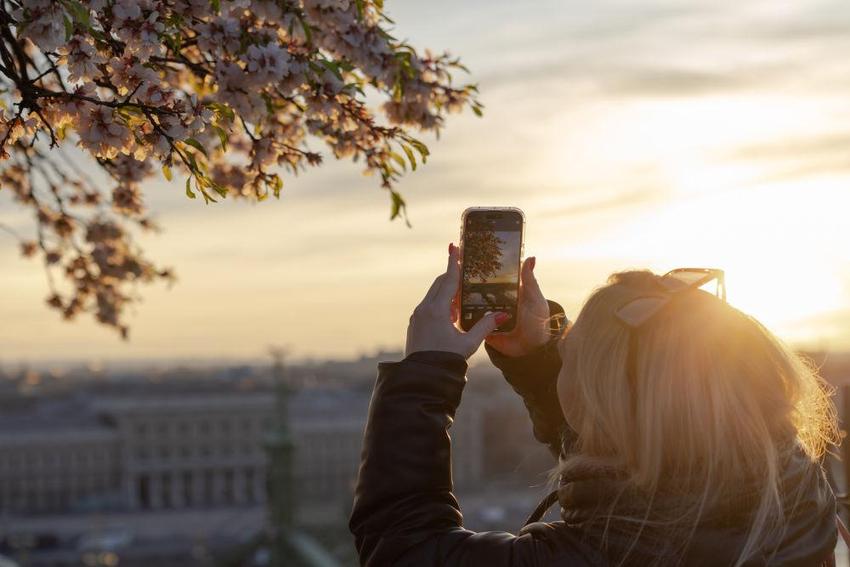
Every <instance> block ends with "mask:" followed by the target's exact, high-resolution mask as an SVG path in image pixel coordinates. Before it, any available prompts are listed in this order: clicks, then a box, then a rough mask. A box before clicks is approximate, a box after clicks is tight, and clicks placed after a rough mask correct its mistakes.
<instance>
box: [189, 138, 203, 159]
mask: <svg viewBox="0 0 850 567" xmlns="http://www.w3.org/2000/svg"><path fill="white" fill-rule="evenodd" d="M183 142H184V143H186V144H189V145H190V146H192V147H193V148H195V149H196V150H198V151H199V152H201V153H202V154H204V156H206V157H209V155H208V154H207V150H206V149H205V148H204V146H203V145H202V144H201V143H200V142H199V141H198V140H196V139H195V138H186V139H185V140H183Z"/></svg>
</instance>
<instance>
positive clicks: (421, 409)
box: [349, 351, 586, 567]
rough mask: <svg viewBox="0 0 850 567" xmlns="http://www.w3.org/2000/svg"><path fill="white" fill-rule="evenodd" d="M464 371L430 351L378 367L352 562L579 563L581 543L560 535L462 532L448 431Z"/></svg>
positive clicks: (453, 358) (517, 566)
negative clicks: (356, 554) (356, 553)
mask: <svg viewBox="0 0 850 567" xmlns="http://www.w3.org/2000/svg"><path fill="white" fill-rule="evenodd" d="M465 373H466V361H465V360H463V358H462V357H461V356H459V355H456V354H453V353H444V352H434V351H429V352H419V353H414V354H412V355H410V356H408V357H407V358H405V359H404V360H403V361H401V362H389V363H388V362H384V363H381V364H380V365H379V366H378V379H377V382H376V384H375V389H374V392H373V394H372V400H371V402H370V405H369V417H368V421H367V424H366V432H365V435H364V440H363V451H362V456H361V463H360V472H359V475H358V479H357V486H356V489H355V495H354V508H353V510H352V513H351V518H350V522H349V528H350V529H351V532H352V533H353V534H354V536H355V545H356V547H357V552H358V554H359V556H360V564H361V565H363V566H366V567H385V566H391V565H411V566H413V565H416V566H447V567H460V566H474V565H487V566H488V567H525V566H531V565H544V564H549V562H550V561H552V560H557V559H559V558H564V559H568V560H570V561H571V562H570V563H569V564H570V565H584V564H586V563H585V562H584V561H582V557H584V555H583V553H582V552H580V551H579V549H580V548H581V547H582V544H580V543H579V542H578V540H577V539H576V538H575V537H574V536H572V535H571V534H570V533H569V532H568V531H567V532H565V533H563V534H559V536H558V537H557V538H552V537H548V532H551V531H552V530H554V529H555V527H554V525H553V524H545V525H542V526H541V528H540V529H538V530H535V531H534V532H532V533H527V534H525V535H522V536H519V537H517V536H514V535H512V534H509V533H506V532H481V533H476V532H472V531H469V530H466V529H464V528H463V524H462V522H463V516H462V514H461V511H460V507H459V505H458V502H457V500H456V499H455V497H454V494H452V490H453V487H452V475H451V438H450V437H449V434H448V429H449V427H450V426H451V424H452V420H453V417H454V414H455V410H456V409H457V406H458V404H459V403H460V398H461V393H462V391H463V387H464V384H465V383H466V377H465ZM541 530H542V531H541Z"/></svg>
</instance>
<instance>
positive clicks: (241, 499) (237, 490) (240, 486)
mask: <svg viewBox="0 0 850 567" xmlns="http://www.w3.org/2000/svg"><path fill="white" fill-rule="evenodd" d="M247 500H248V497H247V495H246V494H245V469H244V468H242V467H234V468H233V503H234V504H239V505H241V504H245V502H247Z"/></svg>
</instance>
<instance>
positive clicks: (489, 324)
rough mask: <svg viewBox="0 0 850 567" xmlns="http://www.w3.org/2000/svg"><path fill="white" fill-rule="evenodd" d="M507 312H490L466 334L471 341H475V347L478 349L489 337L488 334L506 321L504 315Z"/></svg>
mask: <svg viewBox="0 0 850 567" xmlns="http://www.w3.org/2000/svg"><path fill="white" fill-rule="evenodd" d="M506 315H507V313H502V312H497V313H488V314H487V315H485V316H484V317H482V318H481V319H480V320H479V321H478V322H477V323H476V324H475V325H473V327H472V328H471V329H470V330H469V331H467V332H466V335H467V336H468V337H469V340H470V341H474V345H475V348H476V349H477V348H478V347H479V346H480V345H481V343H482V342H484V339H485V338H487V335H489V334H490V333H492V332H493V331H495V330H496V327H498V326H499V325H500V324H501V323H504V322H505V319H504V317H505V316H506Z"/></svg>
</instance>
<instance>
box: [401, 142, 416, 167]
mask: <svg viewBox="0 0 850 567" xmlns="http://www.w3.org/2000/svg"><path fill="white" fill-rule="evenodd" d="M401 149H403V150H404V153H405V154H407V159H408V160H410V167H411V168H412V169H413V171H416V155H414V153H413V150H411V149H410V146H405V145H404V144H402V146H401Z"/></svg>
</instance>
